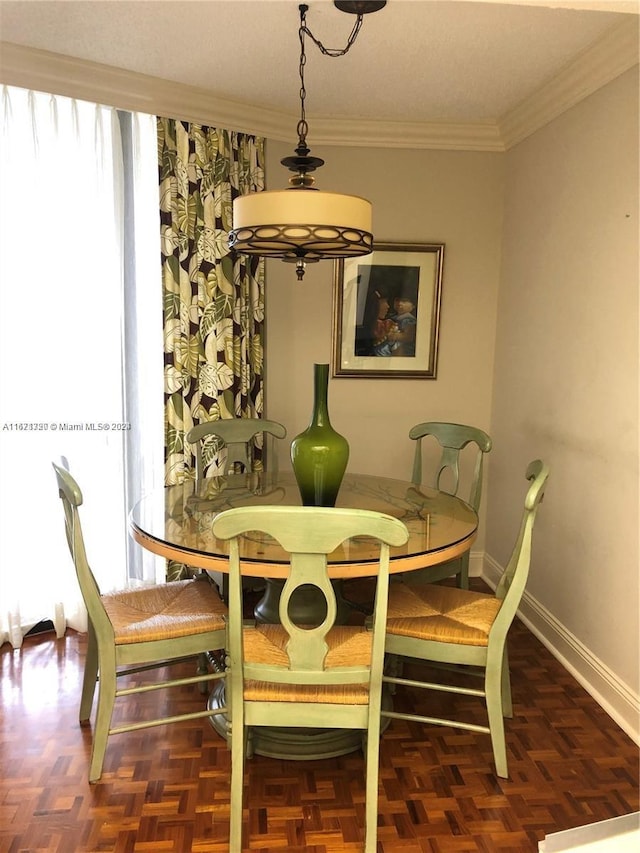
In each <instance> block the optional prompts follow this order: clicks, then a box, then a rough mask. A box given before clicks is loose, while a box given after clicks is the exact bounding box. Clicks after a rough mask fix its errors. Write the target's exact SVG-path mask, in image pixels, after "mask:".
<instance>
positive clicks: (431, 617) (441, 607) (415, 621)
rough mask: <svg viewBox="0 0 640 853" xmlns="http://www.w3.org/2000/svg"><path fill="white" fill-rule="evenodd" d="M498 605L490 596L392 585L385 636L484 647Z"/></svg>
mask: <svg viewBox="0 0 640 853" xmlns="http://www.w3.org/2000/svg"><path fill="white" fill-rule="evenodd" d="M500 605H501V601H500V600H499V599H497V598H496V597H495V596H493V595H487V594H485V593H481V592H471V591H470V590H460V589H458V588H456V587H447V586H438V585H436V584H424V585H422V584H420V585H416V586H412V585H411V583H410V582H408V583H399V584H393V585H392V586H391V589H390V591H389V609H388V612H387V633H389V634H396V635H398V636H405V637H416V638H418V639H421V640H436V641H438V642H441V643H460V644H465V645H469V646H486V645H488V643H489V631H490V630H491V626H492V625H493V623H494V621H495V618H496V616H497V615H498V611H499V610H500Z"/></svg>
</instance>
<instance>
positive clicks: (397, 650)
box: [382, 459, 549, 778]
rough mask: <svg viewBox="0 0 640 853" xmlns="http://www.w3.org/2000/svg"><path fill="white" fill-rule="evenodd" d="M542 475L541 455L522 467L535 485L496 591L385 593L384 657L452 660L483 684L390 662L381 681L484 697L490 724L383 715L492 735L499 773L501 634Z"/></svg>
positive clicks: (521, 576)
mask: <svg viewBox="0 0 640 853" xmlns="http://www.w3.org/2000/svg"><path fill="white" fill-rule="evenodd" d="M548 474H549V470H548V468H547V466H546V465H545V464H544V463H543V462H541V461H540V460H539V459H537V460H535V461H534V462H532V463H531V464H530V465H529V467H528V468H527V472H526V476H527V479H528V480H532V481H533V482H532V483H531V485H530V486H529V490H528V491H527V495H526V498H525V503H524V513H523V516H522V522H521V525H520V532H519V534H518V538H517V540H516V544H515V547H514V549H513V552H512V554H511V558H510V560H509V563H508V565H507V568H506V569H505V571H504V573H503V575H502V577H501V579H500V582H499V583H498V586H497V588H496V592H495V595H491V594H484V593H478V592H471V591H469V590H463V589H457V588H456V587H448V586H441V585H438V584H420V585H417V586H412V585H411V584H410V583H402V584H394V585H393V586H392V588H391V591H390V593H389V609H388V615H387V640H386V650H387V652H388V653H389V655H391V656H397V658H395V657H392V658H391V660H390V661H389V663H390V664H393V663H395V661H396V660H397V659H398V658H399V659H400V660H402V659H405V658H412V659H414V660H416V659H417V660H420V661H428V662H436V665H437V664H438V663H440V664H442V665H446V666H445V668H449V667H448V665H450V664H453V665H456V668H457V667H458V666H461V667H463V668H464V669H467V670H468V669H469V668H470V667H473V668H476V669H475V670H474V671H475V672H476V673H479V674H480V675H481V676H482V675H483V676H484V689H483V690H478V689H474V688H469V687H456V686H453V685H449V684H447V685H444V684H440V683H437V684H436V683H433V682H426V681H416V680H410V679H406V678H401V677H398V676H397V675H396V674H391V671H390V670H391V669H393V667H388V672H389V674H387V675H385V676H384V678H383V681H384V682H386V683H389V684H392V685H399V684H403V685H407V686H409V687H421V688H426V689H429V688H430V689H435V690H440V691H444V692H447V693H461V694H464V695H467V696H469V695H471V696H480V697H484V698H485V701H486V706H487V712H488V721H489V725H488V726H480V725H474V724H471V723H464V722H460V721H456V720H446V719H439V718H436V717H431V716H420V715H416V714H407V713H401V712H396V711H383V712H382V713H383V716H386V717H391V718H394V719H403V720H412V721H415V722H423V723H427V724H435V725H441V726H453V727H454V728H460V729H466V730H468V731H474V732H487V733H490V734H491V743H492V746H493V757H494V761H495V766H496V771H497V774H498V776H502V777H504V778H506V777H507V776H508V771H507V752H506V745H505V736H504V720H503V716H505V717H511V716H512V708H511V685H510V681H509V662H508V655H507V646H506V640H507V632H508V630H509V627H510V626H511V623H512V622H513V619H514V616H515V614H516V611H517V609H518V606H519V604H520V599H521V598H522V593H523V592H524V588H525V584H526V582H527V576H528V574H529V565H530V562H531V536H532V531H533V525H534V522H535V519H536V513H537V510H538V505H539V504H540V501H541V500H542V497H543V494H544V489H545V483H546V481H547V477H548ZM478 668H479V669H478ZM396 671H397V670H396Z"/></svg>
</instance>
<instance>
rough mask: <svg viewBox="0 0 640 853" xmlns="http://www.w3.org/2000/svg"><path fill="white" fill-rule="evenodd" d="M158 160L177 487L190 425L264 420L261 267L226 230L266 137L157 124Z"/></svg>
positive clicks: (257, 185) (255, 181)
mask: <svg viewBox="0 0 640 853" xmlns="http://www.w3.org/2000/svg"><path fill="white" fill-rule="evenodd" d="M158 160H159V171H160V216H161V233H162V280H163V298H164V353H165V356H164V358H165V482H166V484H167V485H173V484H174V483H181V482H183V481H184V480H185V479H187V478H191V477H193V476H194V465H195V461H194V456H193V453H192V450H191V447H190V446H189V445H187V444H186V443H185V435H186V433H188V431H189V430H190V429H191V427H192V426H194V425H196V424H199V423H203V422H205V421H212V420H218V419H219V418H229V417H261V416H262V411H263V324H264V261H262V260H261V259H256V258H248V257H245V256H241V255H236V254H235V253H234V252H230V251H229V249H228V246H227V232H228V231H229V229H230V227H231V215H232V202H233V199H234V198H236V196H238V195H244V194H246V193H248V192H255V191H257V190H262V189H264V140H263V139H261V138H259V137H255V136H250V135H247V134H243V133H233V132H231V131H227V130H219V129H217V128H213V127H203V126H201V125H196V124H188V123H186V122H180V121H176V120H174V119H166V118H159V119H158ZM214 456H215V454H214ZM208 461H211V459H209V460H208ZM213 464H214V470H215V465H216V464H217V463H216V459H215V458H214V459H213ZM210 470H212V469H210Z"/></svg>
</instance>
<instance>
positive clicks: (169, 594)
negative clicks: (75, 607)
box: [102, 579, 227, 645]
mask: <svg viewBox="0 0 640 853" xmlns="http://www.w3.org/2000/svg"><path fill="white" fill-rule="evenodd" d="M102 603H103V604H104V609H105V610H106V611H107V616H108V617H109V619H110V621H111V624H112V625H113V633H114V642H115V644H116V645H120V644H122V643H146V642H150V641H153V640H166V639H170V638H175V637H186V636H189V635H192V634H202V633H205V632H206V631H224V630H225V622H224V618H225V616H226V613H227V608H226V607H225V605H224V604H223V602H222V600H221V599H220V596H219V595H218V594H217V592H216V591H215V590H214V589H213V587H212V586H211V584H210V583H207V582H205V581H204V579H203V580H202V581H200V580H188V581H174V582H172V583H166V584H161V585H158V586H152V587H145V588H142V589H135V590H124V591H121V592H112V593H106V594H105V595H103V596H102Z"/></svg>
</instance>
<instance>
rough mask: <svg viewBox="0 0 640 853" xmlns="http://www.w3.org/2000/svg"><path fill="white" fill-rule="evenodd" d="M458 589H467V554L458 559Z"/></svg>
mask: <svg viewBox="0 0 640 853" xmlns="http://www.w3.org/2000/svg"><path fill="white" fill-rule="evenodd" d="M458 588H459V589H469V552H468V551H466V552H465V553H464V554H463V555H462V557H460V572H459V573H458Z"/></svg>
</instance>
